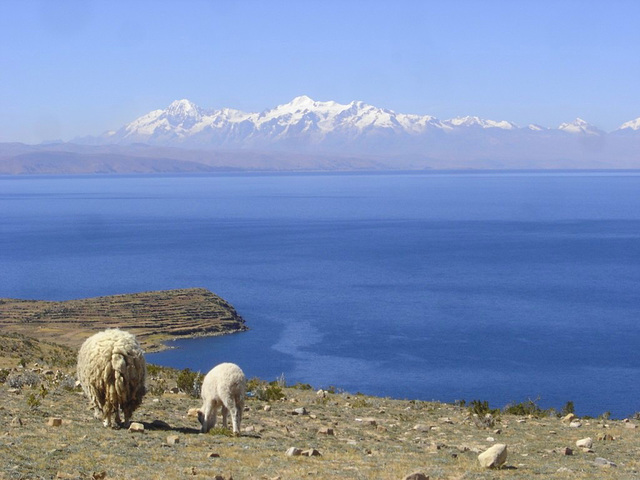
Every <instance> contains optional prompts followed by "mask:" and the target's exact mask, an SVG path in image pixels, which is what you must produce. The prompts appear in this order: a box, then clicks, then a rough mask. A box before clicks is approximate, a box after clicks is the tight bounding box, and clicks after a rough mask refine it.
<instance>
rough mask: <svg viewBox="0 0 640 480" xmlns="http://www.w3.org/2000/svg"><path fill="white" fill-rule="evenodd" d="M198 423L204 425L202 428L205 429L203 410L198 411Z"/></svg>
mask: <svg viewBox="0 0 640 480" xmlns="http://www.w3.org/2000/svg"><path fill="white" fill-rule="evenodd" d="M198 421H199V422H200V425H202V427H203V428H204V413H203V412H202V410H198Z"/></svg>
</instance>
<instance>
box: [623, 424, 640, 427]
mask: <svg viewBox="0 0 640 480" xmlns="http://www.w3.org/2000/svg"><path fill="white" fill-rule="evenodd" d="M624 428H638V426H637V425H636V424H635V423H625V424H624Z"/></svg>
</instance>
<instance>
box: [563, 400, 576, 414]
mask: <svg viewBox="0 0 640 480" xmlns="http://www.w3.org/2000/svg"><path fill="white" fill-rule="evenodd" d="M570 413H576V410H575V408H574V406H573V402H572V401H568V402H567V403H565V405H564V407H562V411H561V412H560V415H561V416H563V417H564V416H565V415H569V414H570Z"/></svg>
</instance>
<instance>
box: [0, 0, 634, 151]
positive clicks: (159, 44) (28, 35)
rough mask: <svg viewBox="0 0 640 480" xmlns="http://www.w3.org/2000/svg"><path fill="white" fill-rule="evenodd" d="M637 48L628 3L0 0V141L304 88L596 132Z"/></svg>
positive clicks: (626, 102) (624, 117)
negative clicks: (180, 105) (177, 106)
mask: <svg viewBox="0 0 640 480" xmlns="http://www.w3.org/2000/svg"><path fill="white" fill-rule="evenodd" d="M639 46H640V1H637V0H628V1H626V0H593V1H589V0H581V1H569V0H567V1H563V0H554V1H546V0H536V1H533V0H532V1H527V0H503V1H496V0H493V1H491V0H474V1H462V0H458V1H456V0H440V1H428V0H424V1H402V0H386V1H368V2H364V1H349V0H340V1H332V0H321V1H305V0H292V1H277V0H274V1H267V0H255V1H241V0H235V1H226V0H215V1H214V0H211V1H189V0H183V1H171V0H164V1H163V0H154V1H125V0H111V1H90V0H77V1H65V0H56V1H52V0H46V1H30V0H4V1H2V2H0V109H1V110H0V141H5V142H6V141H22V142H27V143H36V142H40V141H43V140H49V139H63V140H69V139H72V138H73V137H75V136H81V135H88V134H99V133H102V132H103V131H105V130H109V129H114V128H118V127H120V126H122V125H123V124H125V123H127V122H129V121H131V120H133V119H134V118H136V117H138V116H140V115H142V114H144V113H147V112H149V111H151V110H154V109H157V108H164V107H166V106H167V105H168V104H169V103H170V102H171V101H173V100H175V99H179V98H188V99H190V100H192V101H194V102H195V103H197V104H198V105H200V106H201V107H204V108H220V107H232V108H238V109H241V110H245V111H262V110H264V109H266V108H271V107H274V106H276V105H278V104H282V103H286V102H288V101H289V100H291V99H292V98H293V97H295V96H298V95H301V94H306V95H309V96H310V97H312V98H314V99H316V100H335V101H338V102H341V103H348V102H350V101H352V100H362V101H364V102H367V103H370V104H372V105H376V106H379V107H384V108H389V109H392V110H395V111H396V112H403V113H417V114H430V115H434V116H436V117H438V118H441V119H447V118H451V117H455V116H461V115H477V116H480V117H483V118H488V119H493V120H509V121H513V122H516V123H518V124H520V125H527V124H529V123H538V124H541V125H544V126H548V127H555V126H557V125H559V124H560V123H562V122H565V121H572V120H573V119H575V118H576V117H581V118H584V119H585V120H587V121H589V122H590V123H593V124H595V125H597V126H598V127H600V128H602V129H604V130H607V131H609V130H613V129H615V128H617V127H618V126H619V125H620V124H622V123H623V122H626V121H628V120H632V119H635V118H637V117H640V53H639V52H638V48H639Z"/></svg>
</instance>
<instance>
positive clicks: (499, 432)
mask: <svg viewBox="0 0 640 480" xmlns="http://www.w3.org/2000/svg"><path fill="white" fill-rule="evenodd" d="M493 433H494V434H496V435H500V434H501V433H502V430H500V429H499V428H496V429H495V430H494V431H493Z"/></svg>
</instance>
